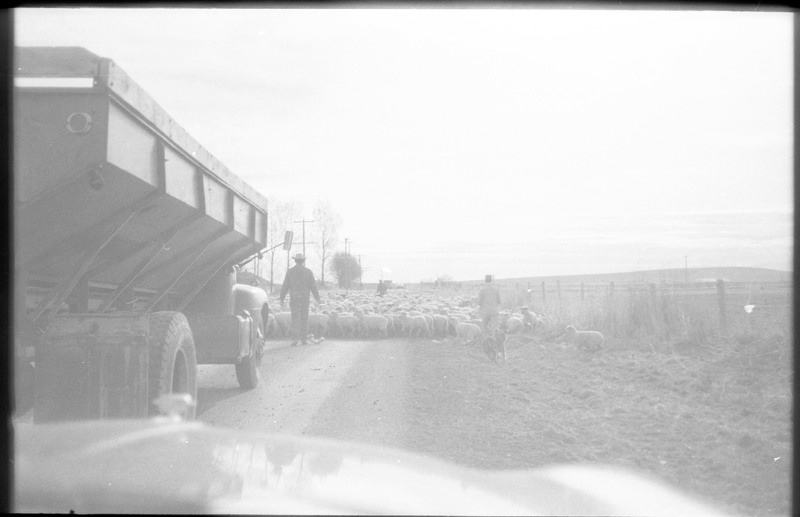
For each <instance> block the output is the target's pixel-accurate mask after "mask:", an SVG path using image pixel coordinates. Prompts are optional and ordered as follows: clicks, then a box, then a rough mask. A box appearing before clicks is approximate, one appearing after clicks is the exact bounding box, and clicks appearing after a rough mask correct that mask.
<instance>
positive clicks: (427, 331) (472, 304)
mask: <svg viewBox="0 0 800 517" xmlns="http://www.w3.org/2000/svg"><path fill="white" fill-rule="evenodd" d="M320 294H321V296H322V301H321V303H319V304H316V306H312V309H313V310H312V312H310V313H309V316H308V331H309V333H310V334H313V337H314V338H315V339H320V338H323V337H324V338H342V339H358V338H365V339H375V338H389V337H408V338H426V339H447V338H451V339H456V340H458V341H459V342H460V343H463V344H470V343H476V342H478V340H479V339H480V338H481V336H482V335H483V330H484V329H483V324H482V322H481V320H480V316H479V315H478V306H477V303H476V298H475V297H473V296H468V295H456V296H451V297H448V298H438V297H436V296H435V295H433V294H427V293H415V292H413V291H406V290H392V291H389V293H387V294H386V295H385V296H376V295H375V294H374V293H371V292H364V291H347V292H342V291H327V292H321V293H320ZM312 305H313V304H312ZM270 308H271V311H270V315H269V320H268V322H267V337H268V338H271V339H281V338H288V337H290V334H291V313H290V312H289V311H288V309H285V308H283V307H279V305H278V304H274V305H273V304H270ZM524 312H525V311H524V309H523V310H520V311H502V312H501V313H500V320H499V322H500V328H501V329H502V330H503V331H504V332H505V333H506V335H509V336H510V335H515V334H518V335H522V334H527V335H538V336H541V337H547V338H560V337H562V336H564V337H565V338H566V341H568V342H572V343H575V344H577V345H578V346H580V347H582V348H585V349H588V350H598V349H599V348H600V347H601V346H602V344H603V342H604V338H603V335H602V334H600V333H599V332H595V331H578V330H576V329H575V327H573V326H571V325H570V326H568V327H566V330H564V327H563V325H559V324H558V322H557V321H556V320H555V318H553V317H551V316H548V315H544V314H538V315H537V314H535V313H533V311H529V312H527V314H525V315H524V314H523V313H524ZM524 320H527V322H528V325H526V321H524Z"/></svg>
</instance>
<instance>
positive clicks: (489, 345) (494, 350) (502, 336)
mask: <svg viewBox="0 0 800 517" xmlns="http://www.w3.org/2000/svg"><path fill="white" fill-rule="evenodd" d="M481 343H482V345H483V351H484V352H485V353H486V355H487V356H488V357H489V359H490V360H491V361H492V362H494V363H496V362H497V360H498V359H500V358H502V359H503V362H504V363H505V362H506V333H505V332H503V331H502V330H495V331H494V333H493V334H491V335H488V336H486V337H484V338H483V340H482V341H481Z"/></svg>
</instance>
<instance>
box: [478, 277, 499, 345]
mask: <svg viewBox="0 0 800 517" xmlns="http://www.w3.org/2000/svg"><path fill="white" fill-rule="evenodd" d="M478 306H479V307H480V309H481V320H482V321H483V330H484V332H487V333H488V332H492V331H494V329H496V328H497V320H498V317H499V315H500V291H499V290H498V289H497V288H496V287H495V286H494V285H492V275H486V285H484V286H483V288H481V290H480V292H479V293H478Z"/></svg>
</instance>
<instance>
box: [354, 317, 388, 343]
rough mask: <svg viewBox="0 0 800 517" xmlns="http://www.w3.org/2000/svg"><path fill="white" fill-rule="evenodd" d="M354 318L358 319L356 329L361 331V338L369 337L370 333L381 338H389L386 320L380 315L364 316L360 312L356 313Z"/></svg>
mask: <svg viewBox="0 0 800 517" xmlns="http://www.w3.org/2000/svg"><path fill="white" fill-rule="evenodd" d="M355 316H356V318H358V327H359V329H360V330H361V335H362V337H370V335H371V334H372V331H376V332H377V333H378V334H380V335H382V336H383V337H388V336H389V331H388V328H387V326H388V323H387V321H386V318H384V317H383V316H381V315H380V314H364V313H363V312H361V311H356V313H355Z"/></svg>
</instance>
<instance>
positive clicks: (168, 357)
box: [148, 311, 197, 420]
mask: <svg viewBox="0 0 800 517" xmlns="http://www.w3.org/2000/svg"><path fill="white" fill-rule="evenodd" d="M149 344H150V350H149V351H150V363H149V367H148V368H149V379H148V383H149V393H148V399H149V401H150V410H149V413H150V415H151V416H153V415H158V414H159V411H158V408H157V407H156V406H155V405H154V404H153V401H154V400H155V399H156V398H158V397H160V396H161V395H165V394H170V393H176V394H177V393H186V394H189V395H190V396H191V397H192V402H193V404H192V405H190V406H189V407H187V408H186V410H185V412H184V413H183V415H182V416H183V418H184V419H185V420H194V417H195V409H196V404H194V403H195V402H196V400H197V354H196V352H195V348H194V337H193V336H192V329H191V328H190V327H189V323H188V322H187V321H186V317H185V316H184V315H183V314H181V313H180V312H173V311H162V312H154V313H153V314H151V315H150V338H149Z"/></svg>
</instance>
